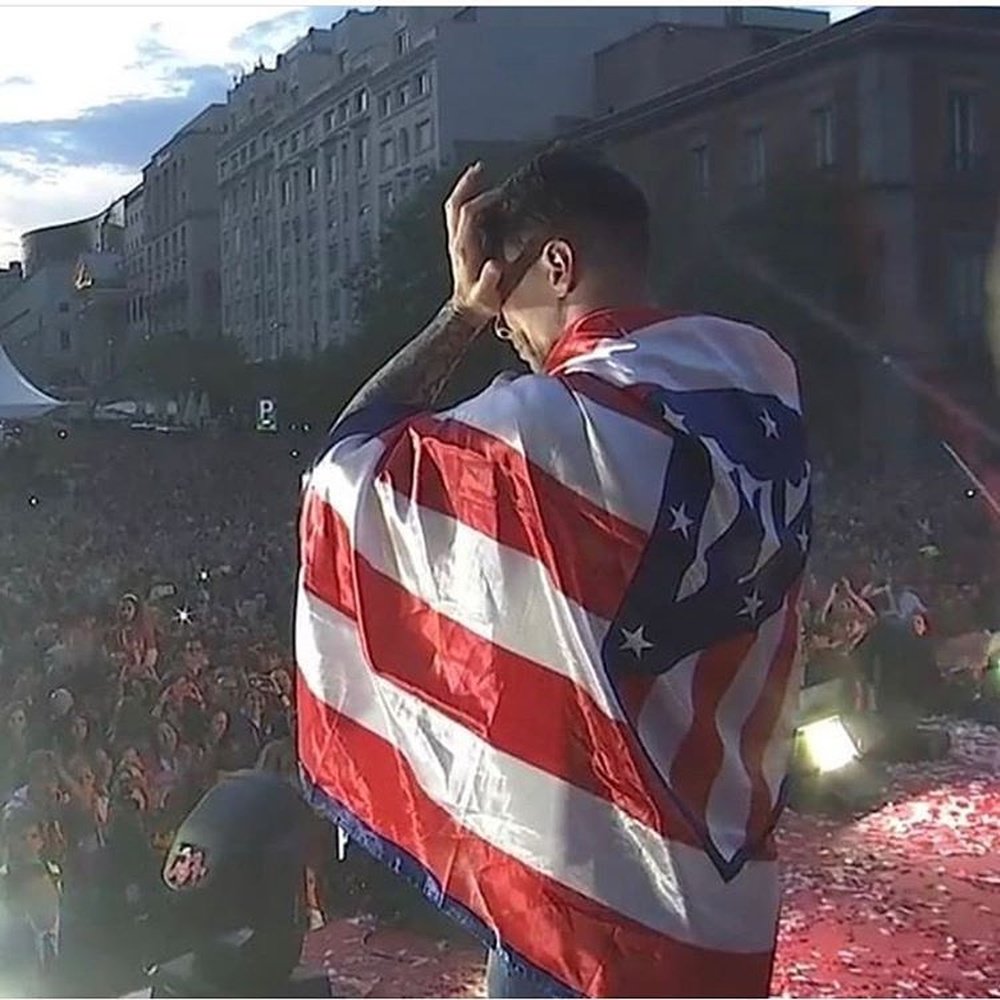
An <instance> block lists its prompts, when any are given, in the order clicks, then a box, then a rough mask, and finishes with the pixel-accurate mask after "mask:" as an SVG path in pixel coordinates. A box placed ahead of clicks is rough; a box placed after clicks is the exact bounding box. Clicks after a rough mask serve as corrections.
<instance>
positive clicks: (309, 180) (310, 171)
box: [306, 163, 319, 194]
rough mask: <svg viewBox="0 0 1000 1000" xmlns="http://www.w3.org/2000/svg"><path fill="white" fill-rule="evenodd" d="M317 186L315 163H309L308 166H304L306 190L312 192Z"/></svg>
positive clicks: (317, 172) (317, 174) (317, 171)
mask: <svg viewBox="0 0 1000 1000" xmlns="http://www.w3.org/2000/svg"><path fill="white" fill-rule="evenodd" d="M318 186H319V170H318V169H317V168H316V164H315V163H310V164H309V166H308V167H306V190H307V191H308V192H309V193H310V194H312V193H314V192H315V190H316V188H317V187H318Z"/></svg>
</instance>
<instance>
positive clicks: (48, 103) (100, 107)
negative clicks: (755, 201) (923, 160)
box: [0, 5, 861, 265]
mask: <svg viewBox="0 0 1000 1000" xmlns="http://www.w3.org/2000/svg"><path fill="white" fill-rule="evenodd" d="M829 9H830V10H831V11H832V12H833V13H834V16H835V17H838V18H839V17H842V16H846V15H847V14H852V13H855V12H856V11H858V10H859V9H861V8H858V7H841V8H836V9H835V8H829ZM344 10H345V8H343V7H280V6H274V7H265V6H261V7H254V6H245V5H241V6H232V7H211V6H209V7H197V8H196V7H137V6H128V7H125V6H122V7H39V6H31V7H27V6H7V5H5V6H4V7H3V13H2V17H3V21H2V23H3V30H2V32H0V265H4V264H6V262H7V261H9V260H16V259H17V258H18V257H19V255H20V234H21V233H23V232H26V231H28V230H31V229H35V228H38V227H40V226H49V225H55V224H57V223H60V222H66V221H69V220H71V219H75V218H82V217H85V216H88V215H92V214H94V213H96V212H98V211H100V210H101V209H102V208H105V207H106V206H107V205H108V204H110V202H112V201H113V200H114V199H115V198H117V197H118V196H120V195H122V194H124V193H125V192H126V191H128V190H130V189H131V188H132V187H134V186H135V184H136V183H138V181H139V179H140V176H141V170H142V166H143V164H144V163H145V162H146V161H147V159H148V158H149V156H150V154H151V153H152V152H153V151H155V150H156V149H157V148H158V147H159V146H161V145H163V143H164V142H166V140H167V139H169V138H170V136H171V135H173V133H174V132H175V131H177V129H178V128H180V126H181V125H183V124H184V123H185V122H186V121H188V120H189V119H190V118H192V117H194V115H195V114H197V113H198V111H200V110H201V109H202V108H203V107H204V106H205V105H206V104H209V103H210V102H212V101H225V98H226V90H227V88H228V87H229V86H230V82H231V79H232V76H233V75H234V74H235V73H238V72H239V71H240V70H241V69H249V68H251V67H252V66H253V64H254V63H255V62H257V60H258V58H261V57H262V58H263V59H264V60H265V61H266V62H267V63H268V64H273V60H274V57H275V56H276V55H277V53H278V52H281V51H282V50H284V49H287V48H288V47H289V46H290V45H291V44H292V42H294V41H295V39H296V38H298V37H300V36H301V35H303V34H304V33H305V32H306V30H307V29H308V28H309V27H311V26H316V27H329V26H330V24H331V23H332V22H333V21H335V20H337V19H338V18H339V17H340V16H341V15H342V13H343V11H344Z"/></svg>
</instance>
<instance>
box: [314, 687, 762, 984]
mask: <svg viewBox="0 0 1000 1000" xmlns="http://www.w3.org/2000/svg"><path fill="white" fill-rule="evenodd" d="M298 705H299V753H300V757H301V759H302V761H303V764H304V766H305V768H306V770H307V772H308V773H309V776H310V777H311V778H312V780H313V781H314V782H316V783H317V784H318V785H319V786H320V788H322V789H323V790H324V791H325V792H326V793H327V794H329V795H331V796H332V797H333V798H335V799H336V800H337V801H338V802H340V803H342V804H344V805H346V806H347V807H348V808H349V809H351V811H352V812H354V814H355V815H356V816H357V818H358V819H359V820H361V821H362V822H363V823H365V824H366V825H367V826H369V827H370V828H372V829H373V830H374V831H375V832H376V833H378V834H379V835H380V836H382V837H384V838H385V839H387V840H390V841H392V842H393V843H395V844H397V845H399V846H400V847H402V848H403V849H404V850H406V851H407V852H409V853H410V854H411V855H413V856H414V857H415V858H416V860H417V861H418V862H419V863H420V864H421V865H423V866H424V867H425V868H426V869H428V870H429V871H430V872H431V873H432V874H433V875H434V876H435V878H437V879H438V880H439V882H440V883H441V884H442V886H443V888H444V890H445V892H446V893H447V894H448V895H449V896H450V897H451V898H452V899H454V900H455V901H457V902H458V903H461V904H462V905H463V906H465V907H466V908H467V909H469V910H470V911H471V912H472V913H474V914H475V915H476V916H477V917H478V918H479V919H480V920H482V921H483V922H484V923H485V924H486V925H487V926H488V927H494V928H497V929H498V930H499V931H500V934H501V936H502V938H503V941H504V943H505V944H506V945H508V946H509V947H510V948H513V949H514V950H515V951H517V952H519V953H520V954H521V955H523V956H524V957H525V958H526V959H527V960H528V961H530V962H532V963H533V964H534V965H536V966H537V967H538V968H540V969H542V970H544V971H545V972H547V973H549V974H550V975H552V976H555V977H556V978H557V979H559V980H561V981H562V982H564V983H566V984H567V985H568V986H570V987H571V988H572V989H575V990H578V991H579V992H581V993H584V994H585V995H588V996H637V997H647V996H649V997H653V996H664V995H673V996H692V997H694V996H699V997H700V996H712V997H729V996H741V997H749V996H766V995H767V987H768V980H769V976H770V965H771V954H770V953H754V954H749V955H745V954H738V953H730V952H723V951H715V950H709V949H705V948H698V947H695V946H693V945H689V944H685V943H682V942H679V941H676V940H674V939H672V938H669V937H666V936H665V935H662V934H658V933H657V932H655V931H652V930H650V929H649V928H647V927H645V926H643V925H642V924H639V923H637V922H636V921H633V920H630V919H628V918H626V917H623V916H622V915H621V914H619V913H616V912H615V911H613V910H610V909H608V908H606V907H603V906H601V905H600V904H598V903H596V902H594V901H593V900H591V899H588V898H587V897H585V896H583V895H581V894H580V893H577V892H575V891H573V890H572V889H569V888H567V887H566V886H564V885H562V884H560V883H559V882H557V881H555V880H554V879H551V878H549V877H547V876H545V875H543V874H541V873H539V872H537V871H535V870H534V869H532V868H529V867H528V866H527V865H525V864H523V863H522V862H520V861H518V860H516V859H515V858H512V857H510V856H509V855H508V854H506V853H504V852H503V851H501V850H499V849H498V848H496V847H494V846H492V845H491V844H489V843H487V842H486V841H484V840H482V839H480V838H479V837H477V836H476V835H475V834H473V833H471V832H470V831H469V830H467V829H466V828H464V827H463V826H461V825H460V824H459V823H458V822H456V820H455V819H454V818H453V817H452V816H451V815H450V814H449V813H448V812H447V811H446V810H445V809H443V808H442V807H441V806H439V805H438V804H437V803H435V802H434V801H433V800H432V799H431V798H429V797H428V796H427V794H426V793H425V792H424V790H423V788H422V787H421V786H420V784H419V782H418V781H417V778H416V776H415V774H414V773H413V771H412V769H411V768H410V766H409V765H408V763H407V762H406V760H405V759H404V758H403V757H402V755H400V754H399V752H398V751H397V750H396V749H395V748H394V747H393V746H392V745H391V744H389V743H387V742H386V741H385V740H383V739H381V738H380V737H378V736H376V735H375V734H373V733H371V732H370V731H368V730H366V729H365V728H363V727H362V726H360V725H358V724H357V723H355V722H353V721H352V720H351V719H349V718H347V717H346V716H344V715H341V714H340V713H338V712H336V711H335V710H333V709H331V708H330V707H329V706H327V705H325V704H323V703H322V702H320V701H318V700H317V699H316V698H315V697H314V696H313V695H312V694H311V692H310V691H309V690H308V688H307V687H306V685H305V684H304V683H303V682H302V680H301V677H300V680H299V697H298Z"/></svg>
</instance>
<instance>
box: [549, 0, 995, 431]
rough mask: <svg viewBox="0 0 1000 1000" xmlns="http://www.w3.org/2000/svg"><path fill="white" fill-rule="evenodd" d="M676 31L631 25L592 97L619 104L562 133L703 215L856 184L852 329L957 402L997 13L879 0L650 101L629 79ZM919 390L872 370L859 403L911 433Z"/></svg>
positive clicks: (983, 221) (970, 356) (665, 201)
mask: <svg viewBox="0 0 1000 1000" xmlns="http://www.w3.org/2000/svg"><path fill="white" fill-rule="evenodd" d="M669 44H670V43H669V41H668V40H665V39H662V38H660V39H652V40H651V37H650V34H649V33H645V34H643V33H637V34H636V35H635V36H633V38H631V39H628V40H626V41H624V42H623V43H622V44H621V45H620V46H617V47H616V50H615V51H613V52H609V53H607V56H608V57H609V58H612V59H613V62H614V65H609V66H608V67H607V68H606V72H603V73H601V72H599V73H598V77H599V79H600V80H601V82H602V85H603V90H602V91H601V92H600V93H599V95H598V101H599V103H600V105H601V106H604V107H614V108H617V109H618V110H616V111H615V112H613V113H611V114H606V115H604V116H603V117H601V118H600V119H597V120H595V121H594V122H591V123H589V124H588V125H586V126H584V127H581V128H579V129H577V130H575V131H573V132H571V133H569V134H568V135H567V138H568V139H572V140H575V141H578V142H582V143H591V144H593V145H595V146H599V147H601V148H603V149H604V150H605V151H606V152H607V153H608V154H609V156H610V157H611V158H612V159H613V160H615V161H616V162H618V163H619V164H620V165H621V166H622V167H623V168H625V169H627V170H628V171H629V172H631V173H632V174H633V175H634V176H636V177H637V179H639V180H640V181H641V183H642V184H643V185H644V187H645V188H646V191H647V193H648V195H649V197H650V199H651V201H652V203H653V204H654V206H656V210H657V212H658V213H659V215H660V217H661V218H664V219H665V221H669V215H670V213H671V212H673V211H695V210H696V211H699V212H701V213H702V214H701V217H702V219H703V220H704V223H705V224H706V225H713V224H715V223H716V222H718V221H719V220H725V219H726V218H728V217H731V216H732V215H733V213H734V212H737V211H739V210H740V209H741V208H743V207H745V206H747V205H748V204H751V203H753V202H754V201H759V200H760V199H762V198H764V197H765V196H766V195H767V193H768V191H773V190H776V189H777V188H778V186H779V185H780V184H781V183H782V181H783V180H784V179H786V178H788V177H798V178H802V177H807V176H810V175H812V176H814V177H826V178H829V179H830V180H832V181H835V182H836V183H837V184H839V185H840V186H841V188H842V189H845V190H848V191H850V192H851V199H852V200H851V205H852V216H851V224H852V227H853V230H854V231H855V232H856V234H857V238H856V242H855V246H854V248H853V249H852V251H851V252H852V253H854V254H856V255H857V261H856V262H860V264H861V266H862V269H863V272H864V275H865V282H864V284H865V288H864V291H863V292H862V293H860V294H858V295H852V301H851V303H850V306H851V308H852V312H853V313H854V314H855V315H856V316H858V317H859V323H860V326H861V327H862V328H863V329H864V330H865V332H866V335H867V336H868V337H869V338H870V339H871V341H872V342H874V343H877V344H878V345H879V350H880V351H885V352H886V353H887V354H889V355H891V356H892V357H895V358H900V359H904V360H905V361H906V362H907V363H908V364H910V365H911V366H915V367H916V368H917V369H918V370H919V371H921V372H923V373H924V374H925V376H926V377H927V378H929V379H931V380H932V381H936V382H937V384H939V385H940V384H949V385H952V386H953V388H952V389H951V390H950V391H953V392H955V393H957V394H958V395H957V398H961V396H962V393H963V392H966V391H969V392H971V391H973V389H972V387H971V383H969V382H968V380H967V379H966V381H965V382H962V379H965V378H966V376H963V375H962V374H961V373H962V372H965V373H966V375H968V373H970V372H975V371H977V370H979V371H989V370H990V365H989V353H988V348H987V339H986V315H987V306H986V301H987V300H986V290H985V274H986V268H987V261H988V259H989V255H990V251H991V248H992V243H993V239H994V233H995V231H996V230H995V225H996V219H997V207H998V202H1000V172H998V170H997V167H998V154H1000V13H998V12H997V11H995V10H988V9H978V8H873V9H870V10H868V11H865V12H863V13H861V14H859V15H857V16H855V17H853V18H849V19H846V20H843V21H841V22H838V23H837V24H834V25H832V26H830V27H829V28H826V29H825V30H822V31H818V32H815V33H813V34H810V35H808V36H806V37H802V38H799V39H794V40H791V41H788V42H786V43H784V44H782V45H780V46H778V47H777V48H773V49H770V50H768V51H766V52H762V53H759V54H756V55H749V56H748V57H747V58H744V59H741V60H739V61H737V62H734V63H731V64H730V65H728V66H724V67H721V68H719V69H718V70H716V71H715V72H712V73H710V74H707V75H705V76H703V77H702V78H700V79H698V80H695V81H688V82H679V83H677V84H675V85H674V86H671V87H670V88H669V89H667V90H666V91H664V92H663V93H661V94H659V95H657V96H654V97H649V98H646V97H645V95H644V94H642V93H637V92H636V88H635V82H634V81H635V79H636V78H638V79H643V78H645V77H649V76H653V75H655V74H656V73H660V72H663V69H662V63H663V58H664V55H665V53H666V52H668V51H669V49H668V48H667V47H666V46H668V45H669ZM599 58H600V57H599ZM647 63H648V65H647ZM625 64H628V65H631V66H632V67H633V68H634V73H633V76H632V79H628V78H627V76H626V75H623V74H621V73H619V72H617V69H618V67H620V66H621V65H625ZM824 304H826V303H824ZM845 347H846V345H845ZM955 379H958V380H959V381H953V380H955ZM963 384H964V385H968V386H969V388H968V389H967V390H966V389H959V388H957V386H959V385H963ZM896 388H899V393H898V394H895V395H892V394H891V392H892V391H893V390H894V389H896ZM916 398H917V397H916V396H914V394H913V393H911V392H908V391H906V390H905V389H902V388H900V387H899V386H898V384H897V383H896V382H895V381H893V380H892V379H889V380H887V379H886V378H885V376H884V374H883V373H881V372H879V371H878V370H877V369H874V370H873V372H872V384H871V386H870V387H869V392H868V396H867V400H866V401H865V403H864V406H865V407H866V411H864V412H867V413H868V417H869V418H870V423H871V425H872V426H873V427H874V426H881V425H882V424H884V423H886V422H888V423H890V424H891V425H894V426H895V425H899V426H901V427H902V426H905V427H907V428H910V429H913V428H916V427H917V426H918V422H917V421H916V418H915V415H914V412H913V409H912V408H913V406H914V405H915V401H916ZM965 398H968V396H967V395H966V397H965ZM852 405H853V403H852ZM860 412H863V411H859V419H860ZM923 444H924V445H925V444H926V442H923ZM918 446H920V445H919V444H918Z"/></svg>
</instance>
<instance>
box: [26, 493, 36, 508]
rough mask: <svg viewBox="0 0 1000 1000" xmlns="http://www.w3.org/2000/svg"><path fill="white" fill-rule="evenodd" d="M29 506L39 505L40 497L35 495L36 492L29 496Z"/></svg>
mask: <svg viewBox="0 0 1000 1000" xmlns="http://www.w3.org/2000/svg"><path fill="white" fill-rule="evenodd" d="M28 506H29V507H37V506H38V497H36V496H35V495H34V493H32V494H31V496H30V497H28Z"/></svg>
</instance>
